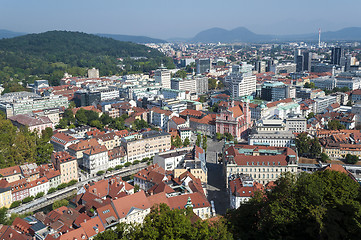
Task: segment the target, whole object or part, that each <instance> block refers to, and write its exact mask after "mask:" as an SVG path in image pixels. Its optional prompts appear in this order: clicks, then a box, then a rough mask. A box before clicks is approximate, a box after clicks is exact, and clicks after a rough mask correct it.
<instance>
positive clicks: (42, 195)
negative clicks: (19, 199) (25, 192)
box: [35, 192, 45, 199]
mask: <svg viewBox="0 0 361 240" xmlns="http://www.w3.org/2000/svg"><path fill="white" fill-rule="evenodd" d="M44 195H45V193H44V192H39V193H37V194H36V196H35V199H38V198H41V197H44Z"/></svg>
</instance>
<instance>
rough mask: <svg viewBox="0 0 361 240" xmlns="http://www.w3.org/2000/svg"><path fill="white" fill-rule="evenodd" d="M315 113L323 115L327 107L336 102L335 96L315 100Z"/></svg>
mask: <svg viewBox="0 0 361 240" xmlns="http://www.w3.org/2000/svg"><path fill="white" fill-rule="evenodd" d="M313 100H314V101H315V111H316V113H323V112H324V111H325V110H326V108H327V107H328V106H330V105H331V104H334V103H336V102H337V98H336V96H326V97H323V98H315V99H313Z"/></svg>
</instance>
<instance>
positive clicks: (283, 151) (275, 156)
mask: <svg viewBox="0 0 361 240" xmlns="http://www.w3.org/2000/svg"><path fill="white" fill-rule="evenodd" d="M223 164H224V165H223V166H224V174H225V177H226V183H227V186H228V179H229V178H230V177H231V176H232V175H237V174H238V175H239V174H244V175H249V176H251V177H252V178H253V179H254V180H255V181H257V182H259V183H261V184H264V185H265V184H267V183H269V182H271V181H275V180H277V179H278V178H279V177H280V176H281V174H282V173H284V172H291V173H297V166H298V157H297V153H296V152H295V151H294V150H293V149H291V148H288V147H269V146H251V145H238V144H236V145H234V144H226V145H225V147H224V151H223Z"/></svg>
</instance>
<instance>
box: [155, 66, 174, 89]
mask: <svg viewBox="0 0 361 240" xmlns="http://www.w3.org/2000/svg"><path fill="white" fill-rule="evenodd" d="M154 79H155V82H156V83H159V84H161V86H162V87H163V88H171V87H170V79H171V74H170V71H169V70H168V69H166V68H160V69H157V70H156V71H155V72H154Z"/></svg>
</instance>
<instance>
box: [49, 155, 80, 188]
mask: <svg viewBox="0 0 361 240" xmlns="http://www.w3.org/2000/svg"><path fill="white" fill-rule="evenodd" d="M51 161H52V163H53V164H54V166H55V169H56V170H59V171H60V177H61V183H67V182H70V181H71V180H78V163H77V161H76V158H75V157H73V156H71V155H70V154H69V153H67V152H55V153H53V154H52V155H51Z"/></svg>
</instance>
